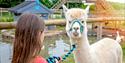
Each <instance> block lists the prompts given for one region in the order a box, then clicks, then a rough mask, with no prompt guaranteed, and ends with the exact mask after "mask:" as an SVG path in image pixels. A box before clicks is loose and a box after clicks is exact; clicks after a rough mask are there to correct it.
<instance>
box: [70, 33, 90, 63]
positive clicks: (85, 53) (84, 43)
mask: <svg viewBox="0 0 125 63" xmlns="http://www.w3.org/2000/svg"><path fill="white" fill-rule="evenodd" d="M72 42H76V43H77V48H76V50H75V51H74V54H75V61H76V63H92V62H90V61H91V59H90V58H91V55H90V44H89V42H88V37H87V35H84V37H82V38H80V39H78V40H72Z"/></svg>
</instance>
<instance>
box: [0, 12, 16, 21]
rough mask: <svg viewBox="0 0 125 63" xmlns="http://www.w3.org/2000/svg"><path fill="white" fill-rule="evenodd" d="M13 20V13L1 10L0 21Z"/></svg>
mask: <svg viewBox="0 0 125 63" xmlns="http://www.w3.org/2000/svg"><path fill="white" fill-rule="evenodd" d="M12 21H14V18H13V15H12V14H11V13H10V14H9V12H3V13H2V16H1V17H0V22H12Z"/></svg>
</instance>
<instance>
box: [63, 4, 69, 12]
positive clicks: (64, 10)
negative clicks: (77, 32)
mask: <svg viewBox="0 0 125 63" xmlns="http://www.w3.org/2000/svg"><path fill="white" fill-rule="evenodd" d="M62 7H63V12H64V13H66V12H67V11H68V8H67V7H66V6H65V5H64V4H63V5H62Z"/></svg>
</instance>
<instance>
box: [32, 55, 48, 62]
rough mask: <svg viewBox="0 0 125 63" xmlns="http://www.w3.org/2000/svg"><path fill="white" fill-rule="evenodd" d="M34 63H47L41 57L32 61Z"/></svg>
mask: <svg viewBox="0 0 125 63" xmlns="http://www.w3.org/2000/svg"><path fill="white" fill-rule="evenodd" d="M34 63H47V61H46V59H44V58H43V57H41V56H37V57H36V58H35V59H34Z"/></svg>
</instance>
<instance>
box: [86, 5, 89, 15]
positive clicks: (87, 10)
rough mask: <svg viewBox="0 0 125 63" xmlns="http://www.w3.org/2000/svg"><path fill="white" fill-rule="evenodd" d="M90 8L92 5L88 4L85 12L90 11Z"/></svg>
mask: <svg viewBox="0 0 125 63" xmlns="http://www.w3.org/2000/svg"><path fill="white" fill-rule="evenodd" d="M89 8H90V5H88V6H87V7H86V9H85V12H86V13H89Z"/></svg>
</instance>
